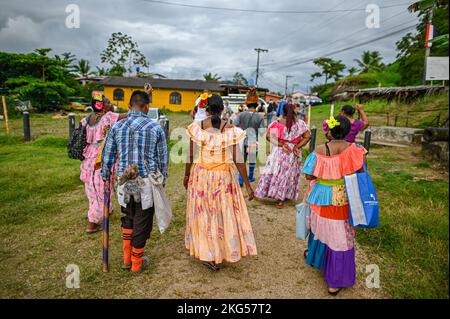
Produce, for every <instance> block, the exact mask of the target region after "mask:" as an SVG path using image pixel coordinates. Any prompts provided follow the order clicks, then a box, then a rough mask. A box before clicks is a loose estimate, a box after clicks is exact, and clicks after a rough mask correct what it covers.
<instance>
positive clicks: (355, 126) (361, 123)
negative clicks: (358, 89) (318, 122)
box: [322, 104, 369, 143]
mask: <svg viewBox="0 0 450 319" xmlns="http://www.w3.org/2000/svg"><path fill="white" fill-rule="evenodd" d="M356 110H358V112H359V115H360V117H361V120H357V119H354V118H353V116H354V115H355V112H356ZM340 115H341V116H344V117H346V118H347V119H348V120H349V121H350V124H351V127H350V131H349V133H348V135H347V136H346V137H345V140H346V141H347V142H349V143H355V140H356V136H357V135H358V134H359V132H362V131H364V130H365V129H366V128H368V127H369V118H368V117H367V115H366V113H365V112H364V106H363V105H362V104H358V105H356V109H355V108H354V107H353V106H351V105H344V106H343V107H341V112H340ZM322 128H323V130H324V131H325V132H326V135H327V138H328V139H331V135H330V133H329V132H330V130H329V128H328V125H327V123H326V121H324V122H323V124H322Z"/></svg>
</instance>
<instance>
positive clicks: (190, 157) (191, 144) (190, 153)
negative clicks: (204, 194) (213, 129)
mask: <svg viewBox="0 0 450 319" xmlns="http://www.w3.org/2000/svg"><path fill="white" fill-rule="evenodd" d="M193 161H194V142H192V140H191V139H189V148H188V155H187V160H186V167H185V170H184V180H183V185H184V188H186V189H187V187H188V184H189V177H190V174H191V167H192V162H193Z"/></svg>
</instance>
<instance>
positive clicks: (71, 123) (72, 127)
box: [69, 113, 75, 140]
mask: <svg viewBox="0 0 450 319" xmlns="http://www.w3.org/2000/svg"><path fill="white" fill-rule="evenodd" d="M74 130H75V113H69V140H70V139H71V138H72V135H73V131H74Z"/></svg>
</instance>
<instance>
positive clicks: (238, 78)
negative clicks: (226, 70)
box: [231, 72, 248, 85]
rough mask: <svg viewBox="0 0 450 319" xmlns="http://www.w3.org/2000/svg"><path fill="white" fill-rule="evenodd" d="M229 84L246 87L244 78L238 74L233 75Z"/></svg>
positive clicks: (246, 82) (246, 83) (246, 81)
mask: <svg viewBox="0 0 450 319" xmlns="http://www.w3.org/2000/svg"><path fill="white" fill-rule="evenodd" d="M231 83H233V84H236V85H248V80H247V79H246V78H245V77H244V75H243V74H242V73H240V72H236V73H235V74H234V75H233V79H232V80H231Z"/></svg>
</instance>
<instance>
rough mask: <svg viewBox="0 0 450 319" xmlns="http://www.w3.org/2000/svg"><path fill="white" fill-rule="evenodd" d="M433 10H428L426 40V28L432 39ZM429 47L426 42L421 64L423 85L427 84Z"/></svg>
mask: <svg viewBox="0 0 450 319" xmlns="http://www.w3.org/2000/svg"><path fill="white" fill-rule="evenodd" d="M433 9H434V6H432V7H431V8H430V11H429V12H428V24H427V29H426V30H427V31H426V32H425V37H426V38H427V35H428V28H431V30H430V31H429V32H431V34H430V35H429V36H430V38H431V39H432V38H433V34H432V32H433V31H434V28H433V26H432V23H433ZM426 40H428V39H426ZM431 45H432V44H431V43H428V42H426V43H425V61H424V64H423V66H424V67H423V80H422V84H423V85H426V84H427V60H428V57H429V56H430V51H431Z"/></svg>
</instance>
